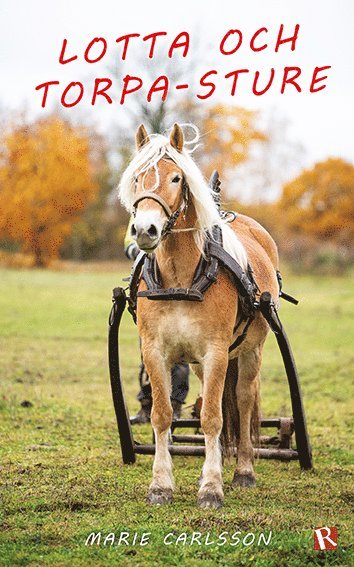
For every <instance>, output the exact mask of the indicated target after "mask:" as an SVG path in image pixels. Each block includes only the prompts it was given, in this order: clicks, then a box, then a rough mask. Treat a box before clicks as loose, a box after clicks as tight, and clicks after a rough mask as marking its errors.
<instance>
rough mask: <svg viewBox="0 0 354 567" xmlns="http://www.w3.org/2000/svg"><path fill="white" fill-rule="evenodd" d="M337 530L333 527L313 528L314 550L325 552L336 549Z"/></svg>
mask: <svg viewBox="0 0 354 567" xmlns="http://www.w3.org/2000/svg"><path fill="white" fill-rule="evenodd" d="M337 540H338V530H337V528H335V527H331V528H329V527H327V526H325V527H323V528H315V530H314V532H313V547H314V549H317V550H321V551H325V550H327V549H337Z"/></svg>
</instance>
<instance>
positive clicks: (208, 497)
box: [198, 492, 223, 510]
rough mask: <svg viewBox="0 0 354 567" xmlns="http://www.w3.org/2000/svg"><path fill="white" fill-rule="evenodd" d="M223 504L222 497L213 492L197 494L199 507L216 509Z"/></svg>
mask: <svg viewBox="0 0 354 567" xmlns="http://www.w3.org/2000/svg"><path fill="white" fill-rule="evenodd" d="M222 505H223V497H222V496H221V495H220V494H217V493H215V492H206V493H205V494H203V495H201V496H198V506H199V508H213V509H214V510H217V509H218V508H221V507H222Z"/></svg>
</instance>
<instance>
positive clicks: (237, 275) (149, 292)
mask: <svg viewBox="0 0 354 567" xmlns="http://www.w3.org/2000/svg"><path fill="white" fill-rule="evenodd" d="M209 186H210V188H211V190H212V194H213V198H214V200H215V203H216V205H217V208H218V211H219V214H220V217H221V218H222V219H224V220H226V221H227V222H231V221H232V220H234V219H235V218H237V213H234V212H233V211H223V210H221V208H220V180H219V175H218V173H217V172H216V171H215V172H214V173H213V175H212V177H211V179H210V182H209ZM143 199H152V200H154V201H156V202H157V203H159V204H160V206H161V207H162V209H163V210H164V212H165V214H166V216H167V221H166V223H165V225H164V227H163V230H162V238H165V237H166V236H167V235H168V234H169V233H171V232H174V231H178V230H191V229H174V228H173V227H174V225H175V223H176V221H177V218H178V216H179V215H180V214H181V212H182V211H183V212H184V215H185V213H186V210H187V207H188V199H189V187H188V185H187V183H186V181H185V180H183V190H182V199H181V203H180V205H179V206H178V208H177V209H176V211H175V212H172V211H171V209H170V207H169V205H168V204H167V203H166V202H165V200H164V199H163V198H162V197H161V196H160V195H157V194H155V193H154V192H153V191H146V192H144V193H143V194H141V195H140V196H139V197H138V198H137V199H136V200H135V202H134V203H133V210H134V213H133V214H134V215H135V213H136V208H137V205H138V203H139V202H140V201H142V200H143ZM220 268H224V269H225V270H226V271H227V272H228V274H229V275H230V276H231V279H232V281H233V283H234V285H235V287H236V289H237V292H238V298H239V309H238V314H239V318H238V320H237V321H236V323H235V327H234V334H235V333H236V331H237V330H238V329H239V327H240V326H241V324H242V323H243V322H244V323H245V327H244V329H243V332H242V334H241V335H239V336H238V337H236V339H235V340H234V341H233V343H232V344H231V346H230V347H229V352H231V351H233V350H234V349H235V348H236V347H238V346H239V345H240V344H241V343H242V342H243V341H244V339H245V338H246V335H247V331H248V328H249V326H250V325H251V323H252V321H253V320H254V318H255V315H256V311H257V309H258V308H259V302H258V301H257V292H258V291H259V288H258V286H257V284H256V282H255V280H254V278H253V270H252V268H251V266H250V265H249V264H248V266H247V270H246V271H245V270H244V269H243V268H242V267H241V266H240V264H239V263H238V262H237V261H236V260H235V259H234V258H233V257H232V256H231V255H230V254H229V253H228V252H226V250H225V249H224V248H223V242H222V232H221V228H220V227H219V226H217V225H216V226H214V227H213V229H212V231H211V234H210V233H207V235H206V240H205V244H204V251H203V255H202V256H201V258H200V260H199V262H198V265H197V268H196V270H195V272H194V275H193V279H192V284H191V287H189V288H167V289H166V288H164V287H163V286H162V283H161V275H160V271H159V266H158V263H157V260H156V256H155V254H147V253H145V252H143V251H141V252H140V253H139V255H138V256H137V258H136V260H135V262H134V264H133V267H132V271H131V275H130V278H129V297H128V298H127V300H128V311H129V312H130V314H131V315H132V317H133V320H134V322H135V323H136V309H137V299H138V297H146V298H147V299H149V300H153V301H156V300H159V301H167V300H168V301H171V300H174V301H199V302H201V301H203V299H204V294H205V292H206V291H207V290H208V289H209V287H210V286H211V285H212V284H213V283H215V282H216V281H217V278H218V274H219V273H220ZM277 278H278V282H279V296H280V297H283V298H284V299H286V300H288V301H291V302H292V303H295V304H296V303H297V301H296V299H294V298H293V297H291V296H289V295H287V294H285V293H283V292H282V279H281V275H280V272H277ZM142 279H143V280H144V282H145V284H146V287H147V289H146V290H144V291H138V288H139V284H140V281H141V280H142Z"/></svg>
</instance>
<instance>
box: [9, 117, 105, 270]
mask: <svg viewBox="0 0 354 567" xmlns="http://www.w3.org/2000/svg"><path fill="white" fill-rule="evenodd" d="M93 173H94V172H93V164H92V160H91V158H90V146H89V138H88V136H87V134H86V133H85V132H84V130H82V129H80V128H78V127H73V126H71V125H70V124H68V123H67V122H65V121H64V120H62V119H60V118H59V117H57V116H51V117H49V118H47V119H45V120H38V121H37V122H34V123H32V124H29V125H21V126H18V127H16V128H14V129H13V130H12V131H10V132H8V133H6V134H5V135H4V136H3V137H2V140H1V147H0V236H1V237H2V238H7V239H9V240H13V241H15V242H18V243H19V244H20V246H21V248H22V250H23V251H24V252H27V253H31V254H33V256H34V258H35V263H36V265H37V266H44V265H46V264H48V262H49V261H50V260H51V259H53V258H56V257H57V256H58V253H59V250H60V247H61V246H62V244H63V242H64V239H65V238H66V237H67V236H68V234H69V233H70V231H71V228H72V225H73V223H74V222H75V221H76V220H77V219H78V217H79V215H80V213H82V211H83V210H84V208H85V207H86V205H87V203H89V202H90V201H92V200H93V199H94V198H95V195H96V193H97V191H98V185H97V184H96V182H95V181H94V178H93Z"/></svg>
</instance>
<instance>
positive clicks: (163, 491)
mask: <svg viewBox="0 0 354 567" xmlns="http://www.w3.org/2000/svg"><path fill="white" fill-rule="evenodd" d="M172 500H173V493H172V489H171V488H158V487H156V488H152V489H150V490H149V495H148V501H149V503H150V504H171V502H172Z"/></svg>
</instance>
